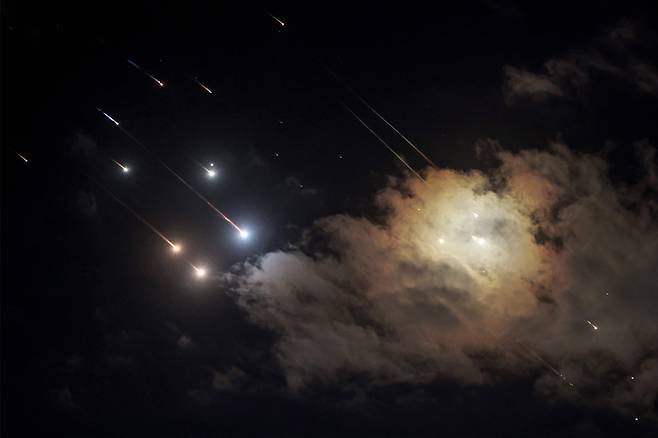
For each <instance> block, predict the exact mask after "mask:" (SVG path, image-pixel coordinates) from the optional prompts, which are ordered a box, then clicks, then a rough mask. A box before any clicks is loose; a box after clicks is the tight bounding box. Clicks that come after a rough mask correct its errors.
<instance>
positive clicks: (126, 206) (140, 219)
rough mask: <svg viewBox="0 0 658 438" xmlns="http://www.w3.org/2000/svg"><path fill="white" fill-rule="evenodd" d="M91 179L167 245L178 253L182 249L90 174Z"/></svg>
mask: <svg viewBox="0 0 658 438" xmlns="http://www.w3.org/2000/svg"><path fill="white" fill-rule="evenodd" d="M87 177H88V178H89V179H90V180H91V181H93V182H94V183H96V185H97V186H98V187H100V188H101V189H102V190H103V191H104V192H105V193H106V194H107V195H108V196H110V197H111V198H112V199H114V200H115V201H116V202H117V203H118V204H120V205H121V206H122V207H123V208H125V209H126V210H128V212H130V213H131V214H132V215H133V216H134V217H135V218H136V219H137V220H139V221H140V222H141V223H143V224H144V225H146V226H147V227H148V228H149V229H150V230H151V231H153V232H154V233H155V234H156V235H157V236H158V237H159V238H160V239H162V240H163V241H164V242H165V243H167V245H169V246H170V247H171V249H172V251H173V252H174V253H177V252H179V251H180V245H177V244H175V243H174V242H172V241H171V240H169V239H168V238H167V236H165V235H164V234H162V232H160V230H158V229H157V228H156V227H155V226H154V225H151V223H150V222H149V221H147V220H146V219H144V218H143V217H142V216H141V215H140V214H139V213H137V212H136V211H135V210H133V209H132V208H130V207H129V206H128V205H127V204H126V203H125V202H123V201H122V200H121V199H119V198H118V197H117V196H116V195H115V194H114V193H112V192H111V191H110V190H109V189H106V188H105V187H104V186H103V185H101V184H100V183H99V182H97V181H96V180H94V179H93V178H91V177H90V176H87Z"/></svg>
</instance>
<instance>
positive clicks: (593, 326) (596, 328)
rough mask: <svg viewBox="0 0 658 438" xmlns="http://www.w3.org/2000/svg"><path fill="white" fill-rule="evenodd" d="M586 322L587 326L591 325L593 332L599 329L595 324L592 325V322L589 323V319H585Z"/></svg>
mask: <svg viewBox="0 0 658 438" xmlns="http://www.w3.org/2000/svg"><path fill="white" fill-rule="evenodd" d="M586 321H587V324H589V325H591V326H592V328H593V329H594V330H598V329H599V328H598V326H597V325H596V324H594V323H593V322H592V321H590V320H589V319H587V320H586Z"/></svg>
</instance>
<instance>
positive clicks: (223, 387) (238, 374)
mask: <svg viewBox="0 0 658 438" xmlns="http://www.w3.org/2000/svg"><path fill="white" fill-rule="evenodd" d="M246 377H247V375H246V374H245V372H244V371H242V370H241V369H240V368H236V367H231V368H229V369H228V370H227V371H226V372H225V373H220V372H218V371H215V372H214V374H213V379H212V387H213V389H215V390H217V391H227V390H232V389H235V387H236V385H238V384H239V383H240V382H242V381H243V380H244V379H245V378H246Z"/></svg>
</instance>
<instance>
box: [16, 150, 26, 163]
mask: <svg viewBox="0 0 658 438" xmlns="http://www.w3.org/2000/svg"><path fill="white" fill-rule="evenodd" d="M14 152H16V151H14ZM16 155H18V156H19V157H21V160H23V161H25V162H26V163H27V158H25V157H24V156H22V155H21V154H19V153H18V152H16Z"/></svg>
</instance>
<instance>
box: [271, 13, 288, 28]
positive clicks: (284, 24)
mask: <svg viewBox="0 0 658 438" xmlns="http://www.w3.org/2000/svg"><path fill="white" fill-rule="evenodd" d="M267 15H269V16H270V17H272V18H273V19H274V20H275V21H276V22H277V23H279V25H280V26H281V27H285V26H286V23H284V22H283V21H281V20H279V19H278V18H276V17H275V16H274V15H272V14H267Z"/></svg>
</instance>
